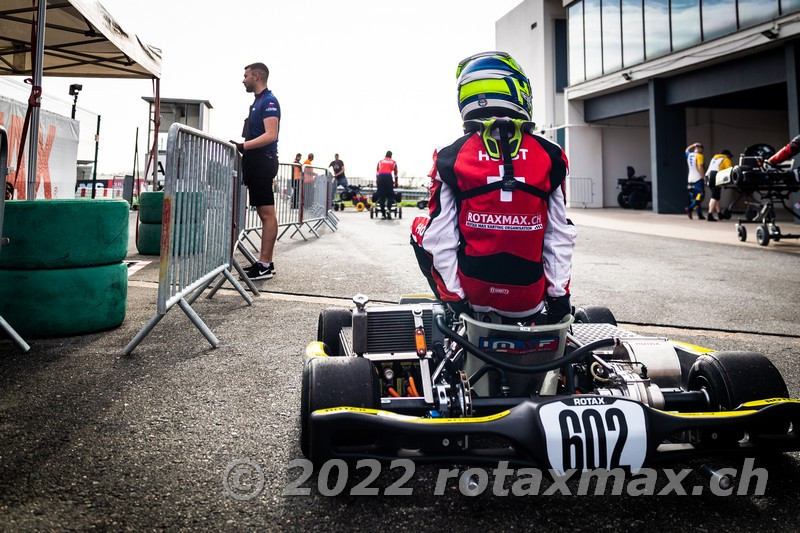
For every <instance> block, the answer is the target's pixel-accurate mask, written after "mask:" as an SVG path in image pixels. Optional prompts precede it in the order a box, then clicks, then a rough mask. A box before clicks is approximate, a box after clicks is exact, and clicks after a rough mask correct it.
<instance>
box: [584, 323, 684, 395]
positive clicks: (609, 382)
mask: <svg viewBox="0 0 800 533" xmlns="http://www.w3.org/2000/svg"><path fill="white" fill-rule="evenodd" d="M592 357H593V361H592V362H590V363H589V364H588V366H587V365H584V367H583V368H582V369H583V370H584V371H585V372H586V374H587V375H585V376H584V377H585V378H590V379H591V382H592V385H593V386H594V392H595V393H596V394H600V395H603V396H625V397H628V398H632V399H634V400H637V401H639V402H642V403H644V404H645V405H649V406H651V407H654V408H656V409H661V408H663V407H664V394H663V393H664V392H678V391H680V390H681V365H680V360H679V358H678V354H677V352H676V351H675V348H674V347H673V346H672V345H671V344H669V343H667V342H666V341H665V340H663V339H655V338H652V339H627V340H626V339H623V340H622V341H621V342H620V344H619V345H618V346H616V347H615V348H614V350H613V352H612V353H611V354H610V356H608V357H607V358H603V357H601V356H598V355H594V356H592Z"/></svg>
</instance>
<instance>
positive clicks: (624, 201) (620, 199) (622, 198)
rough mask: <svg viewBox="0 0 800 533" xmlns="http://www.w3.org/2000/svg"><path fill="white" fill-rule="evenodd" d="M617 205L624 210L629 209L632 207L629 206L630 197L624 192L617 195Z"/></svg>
mask: <svg viewBox="0 0 800 533" xmlns="http://www.w3.org/2000/svg"><path fill="white" fill-rule="evenodd" d="M617 203H618V204H619V206H620V207H621V208H623V209H628V208H629V207H630V205H629V204H628V195H627V194H625V193H624V192H621V193H619V194H618V195H617Z"/></svg>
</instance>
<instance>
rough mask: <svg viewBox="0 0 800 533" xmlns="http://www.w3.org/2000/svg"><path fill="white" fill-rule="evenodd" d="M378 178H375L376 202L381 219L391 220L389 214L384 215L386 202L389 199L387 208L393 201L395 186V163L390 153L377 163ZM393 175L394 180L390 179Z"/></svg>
mask: <svg viewBox="0 0 800 533" xmlns="http://www.w3.org/2000/svg"><path fill="white" fill-rule="evenodd" d="M377 173H378V176H377V177H376V178H375V185H376V188H377V191H376V193H377V195H378V202H379V203H380V205H381V215H382V216H383V218H386V219H389V220H391V219H392V215H391V213H389V214H388V215H387V213H386V200H387V199H389V208H390V209H391V203H392V201H394V187H395V186H396V185H397V163H396V162H395V160H394V159H392V151H391V150H389V151H387V152H386V157H384V158H383V159H381V160H380V161H378V168H377ZM392 174H394V179H392Z"/></svg>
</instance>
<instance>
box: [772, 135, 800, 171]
mask: <svg viewBox="0 0 800 533" xmlns="http://www.w3.org/2000/svg"><path fill="white" fill-rule="evenodd" d="M799 152H800V135H798V136H797V137H795V138H794V139H792V140H791V141H790V142H789V144H787V145H786V146H784V147H783V148H781V149H780V151H778V153H777V154H775V155H773V156H772V157H770V158H769V159H768V160H767V161H769V163H770V164H773V165H777V164H778V163H781V162H783V161H786V160H787V159H789V158H790V157H792V156H795V155H797V154H798V153H799Z"/></svg>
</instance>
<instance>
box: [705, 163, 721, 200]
mask: <svg viewBox="0 0 800 533" xmlns="http://www.w3.org/2000/svg"><path fill="white" fill-rule="evenodd" d="M706 184H707V185H708V188H709V189H711V198H712V199H713V200H719V199H720V197H721V196H722V187H717V171H716V170H712V171H711V172H709V173H708V176H707V179H706Z"/></svg>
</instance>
